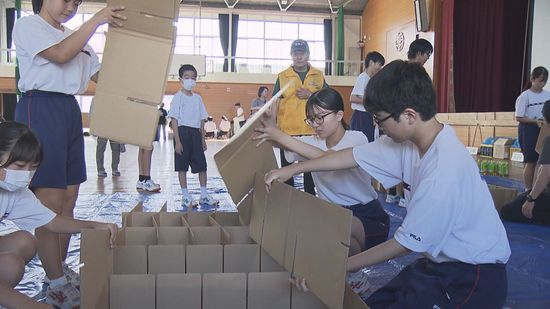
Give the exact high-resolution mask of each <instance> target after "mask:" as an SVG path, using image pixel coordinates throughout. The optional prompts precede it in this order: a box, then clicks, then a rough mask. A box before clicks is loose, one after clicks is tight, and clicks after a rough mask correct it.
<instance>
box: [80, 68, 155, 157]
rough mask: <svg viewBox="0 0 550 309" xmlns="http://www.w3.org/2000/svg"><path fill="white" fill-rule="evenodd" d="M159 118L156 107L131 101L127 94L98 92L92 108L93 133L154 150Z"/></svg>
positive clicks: (91, 127) (91, 126)
mask: <svg viewBox="0 0 550 309" xmlns="http://www.w3.org/2000/svg"><path fill="white" fill-rule="evenodd" d="M102 74H103V73H102ZM121 115H131V116H129V117H121ZM158 119H159V111H158V109H157V108H156V106H151V105H147V104H140V103H136V102H134V101H130V100H128V97H127V96H126V95H113V94H108V93H101V92H96V94H95V96H94V100H93V103H92V109H91V111H90V133H91V134H93V135H96V136H100V137H104V138H108V139H112V140H115V141H119V142H121V143H126V144H132V145H137V146H140V147H142V148H146V149H151V144H152V143H153V139H154V137H155V133H156V130H157V126H158Z"/></svg>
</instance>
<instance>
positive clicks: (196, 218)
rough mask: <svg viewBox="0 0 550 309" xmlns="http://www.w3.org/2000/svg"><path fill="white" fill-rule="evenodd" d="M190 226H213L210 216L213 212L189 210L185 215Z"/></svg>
mask: <svg viewBox="0 0 550 309" xmlns="http://www.w3.org/2000/svg"><path fill="white" fill-rule="evenodd" d="M183 217H184V218H185V221H186V222H187V223H188V224H189V226H192V227H195V226H212V223H211V221H210V218H211V217H212V213H211V212H187V213H186V214H185V215H184V216H183Z"/></svg>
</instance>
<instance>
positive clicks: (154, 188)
mask: <svg viewBox="0 0 550 309" xmlns="http://www.w3.org/2000/svg"><path fill="white" fill-rule="evenodd" d="M138 190H139V189H138ZM141 190H143V191H147V192H159V191H160V185H159V184H156V183H155V182H154V181H153V180H152V179H148V180H145V181H143V182H142V187H141Z"/></svg>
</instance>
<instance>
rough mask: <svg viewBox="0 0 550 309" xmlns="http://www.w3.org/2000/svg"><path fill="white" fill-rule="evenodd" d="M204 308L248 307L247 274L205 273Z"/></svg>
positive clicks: (203, 286) (203, 279) (203, 288)
mask: <svg viewBox="0 0 550 309" xmlns="http://www.w3.org/2000/svg"><path fill="white" fill-rule="evenodd" d="M202 308H203V309H220V308H224V309H243V308H246V274H242V273H241V274H230V273H225V274H204V275H203V276H202Z"/></svg>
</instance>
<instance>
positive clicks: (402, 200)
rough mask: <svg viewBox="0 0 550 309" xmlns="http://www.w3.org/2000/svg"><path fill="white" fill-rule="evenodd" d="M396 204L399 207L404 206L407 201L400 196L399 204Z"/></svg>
mask: <svg viewBox="0 0 550 309" xmlns="http://www.w3.org/2000/svg"><path fill="white" fill-rule="evenodd" d="M397 206H399V207H405V206H407V201H405V199H404V198H400V199H399V204H397Z"/></svg>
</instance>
